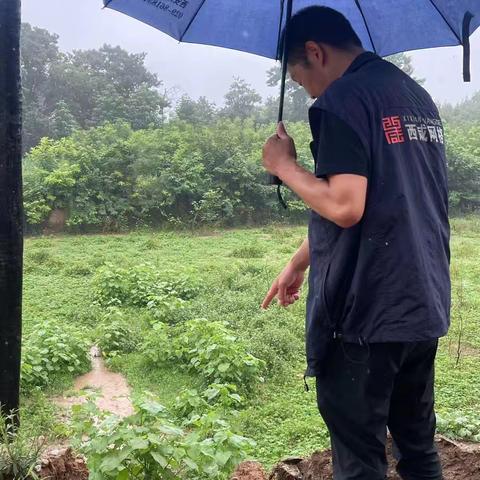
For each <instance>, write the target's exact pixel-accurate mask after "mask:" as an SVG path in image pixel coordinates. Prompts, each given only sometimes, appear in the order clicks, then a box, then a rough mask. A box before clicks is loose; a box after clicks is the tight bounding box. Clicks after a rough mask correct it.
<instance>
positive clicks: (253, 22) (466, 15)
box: [104, 0, 480, 185]
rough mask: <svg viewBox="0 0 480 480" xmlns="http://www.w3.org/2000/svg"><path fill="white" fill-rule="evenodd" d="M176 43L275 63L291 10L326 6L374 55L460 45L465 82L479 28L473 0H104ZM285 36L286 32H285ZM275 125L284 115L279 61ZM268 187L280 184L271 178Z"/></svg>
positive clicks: (477, 3)
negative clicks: (345, 20)
mask: <svg viewBox="0 0 480 480" xmlns="http://www.w3.org/2000/svg"><path fill="white" fill-rule="evenodd" d="M104 5H105V6H106V7H108V8H111V9H114V10H117V11H119V12H122V13H125V14H127V15H129V16H131V17H135V18H137V19H138V20H141V21H142V22H144V23H147V24H148V25H151V26H152V27H155V28H157V29H159V30H161V31H162V32H165V33H166V34H168V35H170V36H171V37H173V38H175V39H176V40H178V41H180V42H187V43H199V44H204V45H215V46H217V47H225V48H231V49H234V50H240V51H243V52H249V53H253V54H256V55H261V56H264V57H268V58H273V59H276V60H278V59H280V58H281V57H282V55H283V52H280V51H279V43H280V41H279V40H280V33H281V32H282V30H283V28H284V26H285V25H288V20H289V18H290V16H291V14H292V13H295V12H296V11H298V10H300V9H302V8H305V7H309V6H312V5H325V6H329V7H332V8H334V9H336V10H338V11H340V12H341V13H343V14H344V15H345V16H346V17H347V18H348V19H349V20H350V22H351V24H352V26H353V28H354V29H355V31H356V32H357V34H358V35H359V37H360V39H361V40H362V43H363V45H364V47H365V48H366V49H367V50H371V51H373V52H375V53H377V54H378V55H380V56H387V55H392V54H394V53H399V52H405V51H410V50H418V49H423V48H431V47H443V46H449V45H463V48H464V65H463V73H464V80H465V81H470V45H469V37H470V35H471V34H472V33H473V32H474V31H475V30H476V29H477V27H478V26H479V25H480V0H320V1H318V0H317V1H315V0H104ZM287 35H288V33H287ZM283 67H284V68H283V72H282V82H281V95H280V109H279V120H281V119H282V114H283V96H284V91H285V90H284V88H285V87H284V86H285V74H286V68H285V67H286V62H283ZM272 183H275V184H277V185H279V184H280V183H281V182H280V181H279V180H278V179H276V178H275V177H274V180H273V181H272Z"/></svg>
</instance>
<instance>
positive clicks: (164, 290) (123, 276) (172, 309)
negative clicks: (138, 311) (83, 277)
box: [94, 264, 197, 323]
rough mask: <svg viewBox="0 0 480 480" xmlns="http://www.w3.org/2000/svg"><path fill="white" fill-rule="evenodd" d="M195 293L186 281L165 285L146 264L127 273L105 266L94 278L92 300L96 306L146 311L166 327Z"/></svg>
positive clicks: (115, 267) (171, 281)
mask: <svg viewBox="0 0 480 480" xmlns="http://www.w3.org/2000/svg"><path fill="white" fill-rule="evenodd" d="M196 293H197V289H196V288H195V287H194V286H192V285H190V283H189V282H188V281H187V280H186V279H175V280H168V281H166V280H164V279H162V276H161V275H160V274H159V273H158V272H156V270H155V268H154V267H153V266H152V265H149V264H141V265H138V266H137V267H133V268H128V269H127V268H121V267H117V266H114V265H110V264H108V265H105V266H104V267H102V268H100V269H99V270H98V271H97V273H96V275H95V278H94V296H95V300H96V302H97V303H99V304H100V305H103V306H112V305H116V306H133V307H146V308H148V309H149V310H150V311H151V312H152V314H153V316H154V317H155V319H156V320H159V321H165V322H170V323H174V322H175V321H176V320H177V318H176V317H177V316H178V315H181V313H182V310H183V308H184V302H185V301H186V300H190V299H191V298H193V297H194V296H195V295H196Z"/></svg>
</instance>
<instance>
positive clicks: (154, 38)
mask: <svg viewBox="0 0 480 480" xmlns="http://www.w3.org/2000/svg"><path fill="white" fill-rule="evenodd" d="M259 1H261V0H259ZM101 7H102V2H101V0H23V1H22V12H23V21H25V22H29V23H31V24H32V25H35V26H38V27H42V28H46V29H47V30H49V31H51V32H55V33H57V34H58V35H59V36H60V39H59V44H60V48H61V49H62V50H64V51H70V50H72V49H87V48H98V47H100V46H101V45H103V44H104V43H109V44H110V45H120V46H121V47H122V48H124V49H126V50H128V51H129V52H147V54H148V55H147V59H146V63H147V66H148V68H149V69H151V70H152V71H154V72H156V73H157V74H158V76H159V78H160V79H161V80H162V81H163V83H164V85H165V87H167V88H168V89H171V90H172V91H174V92H176V95H181V93H184V92H185V93H188V94H189V95H190V96H191V97H194V98H198V97H199V96H201V95H204V96H206V97H207V98H209V99H210V100H212V101H215V102H216V103H217V104H220V103H222V100H223V95H224V94H225V93H226V91H227V89H228V87H229V85H230V83H231V82H232V79H233V77H234V76H239V77H242V78H244V79H246V80H247V81H248V82H249V83H250V84H251V85H252V86H253V87H254V88H255V89H257V90H258V91H259V92H260V93H261V94H262V95H264V96H267V95H270V94H274V93H276V92H275V91H274V90H272V89H271V88H269V87H267V86H266V84H265V79H266V75H265V72H266V71H267V70H268V68H270V67H271V66H272V65H274V61H273V60H268V59H265V58H261V57H256V56H254V55H249V54H246V53H241V52H235V51H231V50H225V49H221V48H216V47H209V46H202V45H189V44H179V43H178V42H177V41H175V40H173V39H171V38H170V37H168V36H167V35H165V34H163V33H161V32H159V31H158V30H155V29H153V28H152V27H149V26H147V25H144V24H142V23H140V22H139V21H137V20H134V19H131V18H129V17H126V16H125V15H122V14H120V13H117V12H115V11H113V10H109V9H102V8H101ZM471 50H472V82H471V83H470V84H465V83H464V82H463V80H462V49H461V47H448V48H439V49H434V50H424V51H419V52H414V53H412V57H413V61H414V66H415V70H416V74H417V76H419V77H423V78H426V83H425V86H426V88H427V89H428V90H429V92H430V93H431V94H432V95H433V97H434V98H435V100H437V101H439V102H442V103H443V102H450V103H452V102H453V103H456V102H459V101H461V100H463V99H464V98H467V97H469V96H471V95H472V94H473V93H474V92H476V91H478V90H480V29H478V30H477V31H476V32H475V33H474V35H473V36H472V42H471Z"/></svg>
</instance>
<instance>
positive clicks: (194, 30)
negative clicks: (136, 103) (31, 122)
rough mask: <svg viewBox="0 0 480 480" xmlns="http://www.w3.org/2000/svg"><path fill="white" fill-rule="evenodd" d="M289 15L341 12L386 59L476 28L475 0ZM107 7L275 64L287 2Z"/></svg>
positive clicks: (123, 1) (168, 0)
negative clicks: (261, 57) (269, 59)
mask: <svg viewBox="0 0 480 480" xmlns="http://www.w3.org/2000/svg"><path fill="white" fill-rule="evenodd" d="M292 3H293V14H295V12H296V11H298V10H300V9H302V8H305V7H309V6H312V5H325V6H329V7H332V8H334V9H336V10H338V11H340V12H341V13H343V14H344V15H345V16H346V17H347V18H348V19H349V20H350V22H351V24H352V26H353V28H354V29H355V31H356V32H357V34H358V35H359V37H360V39H361V40H362V43H363V45H364V47H365V48H366V49H367V50H371V51H373V52H376V53H377V54H378V55H381V56H386V55H391V54H394V53H398V52H404V51H410V50H417V49H423V48H431V47H443V46H449V45H450V46H451V45H464V46H465V47H467V54H468V38H469V36H470V35H471V34H472V33H473V32H474V31H475V30H476V28H477V27H478V26H479V25H480V1H479V0H320V1H319V0H316V1H315V0H293V2H292ZM104 4H105V6H106V7H108V8H112V9H114V10H117V11H119V12H123V13H125V14H127V15H129V16H132V17H135V18H137V19H138V20H141V21H142V22H144V23H147V24H149V25H151V26H153V27H155V28H157V29H159V30H161V31H162V32H165V33H166V34H168V35H170V36H171V37H173V38H175V39H177V40H179V41H180V42H188V43H200V44H205V45H215V46H218V47H225V48H231V49H234V50H240V51H244V52H249V53H253V54H256V55H261V56H264V57H269V58H273V59H279V58H280V57H281V52H279V51H278V43H279V32H280V31H281V29H282V28H283V26H284V25H285V20H286V10H287V8H286V4H287V0H228V1H222V0H104Z"/></svg>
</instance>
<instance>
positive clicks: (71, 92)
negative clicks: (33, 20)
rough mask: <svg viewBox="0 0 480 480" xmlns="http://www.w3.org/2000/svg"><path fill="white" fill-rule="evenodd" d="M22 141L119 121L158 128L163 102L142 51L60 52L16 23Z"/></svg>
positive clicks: (50, 37) (28, 143) (51, 40)
mask: <svg viewBox="0 0 480 480" xmlns="http://www.w3.org/2000/svg"><path fill="white" fill-rule="evenodd" d="M22 29H23V30H22V77H23V79H24V84H23V98H24V119H25V124H24V145H25V149H26V150H29V149H30V148H31V147H32V146H34V145H36V144H37V143H38V142H39V140H40V139H41V138H42V137H51V138H60V137H62V136H64V135H68V134H70V133H71V132H72V131H73V130H74V129H76V128H88V127H92V126H97V125H102V124H104V123H105V122H116V121H119V120H124V121H126V122H128V123H129V124H130V125H131V126H132V127H133V128H134V129H141V128H147V127H149V126H152V125H153V126H159V125H161V124H162V123H163V118H164V110H165V108H167V107H168V106H169V101H168V99H167V98H166V96H165V95H164V94H162V93H160V91H159V87H160V86H161V82H160V81H159V79H158V78H157V76H156V75H155V74H153V73H151V72H149V71H148V70H147V68H146V67H145V54H144V53H138V54H131V53H128V52H126V51H125V50H123V49H121V48H120V47H112V46H109V45H104V46H103V47H101V48H100V49H98V50H85V51H81V50H78V51H74V52H73V53H68V54H63V53H61V52H60V51H59V49H58V36H56V35H54V34H51V33H49V32H48V31H46V30H43V29H40V28H32V27H31V26H30V25H28V24H24V25H23V27H22Z"/></svg>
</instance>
